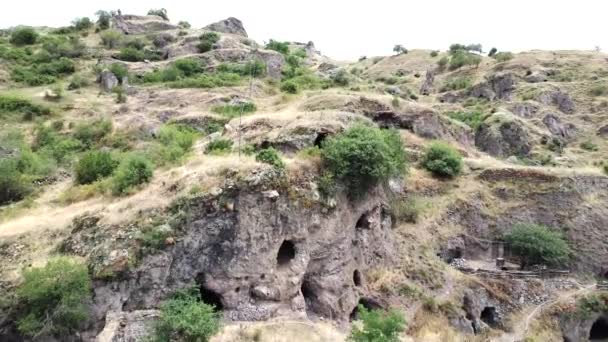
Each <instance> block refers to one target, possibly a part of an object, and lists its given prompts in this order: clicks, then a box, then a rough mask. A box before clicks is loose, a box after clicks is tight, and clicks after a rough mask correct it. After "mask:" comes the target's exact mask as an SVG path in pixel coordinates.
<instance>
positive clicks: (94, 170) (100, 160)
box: [75, 150, 118, 184]
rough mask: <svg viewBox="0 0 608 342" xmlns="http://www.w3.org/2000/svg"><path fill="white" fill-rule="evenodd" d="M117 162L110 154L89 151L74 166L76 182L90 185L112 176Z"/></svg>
mask: <svg viewBox="0 0 608 342" xmlns="http://www.w3.org/2000/svg"><path fill="white" fill-rule="evenodd" d="M117 166H118V162H117V161H116V160H114V158H112V154H111V153H110V152H105V151H95V150H94V151H89V152H87V153H86V154H85V155H83V156H82V157H81V158H80V160H79V161H78V164H77V165H76V170H75V171H76V182H77V183H78V184H90V183H93V182H95V181H96V180H98V179H101V178H104V177H108V176H110V175H112V173H113V172H114V170H115V169H116V167H117Z"/></svg>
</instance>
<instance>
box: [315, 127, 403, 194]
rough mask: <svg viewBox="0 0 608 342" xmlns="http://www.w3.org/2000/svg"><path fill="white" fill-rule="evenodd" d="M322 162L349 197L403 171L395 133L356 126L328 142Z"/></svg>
mask: <svg viewBox="0 0 608 342" xmlns="http://www.w3.org/2000/svg"><path fill="white" fill-rule="evenodd" d="M322 156H323V162H324V164H325V166H326V167H327V169H328V171H330V172H331V173H332V174H333V175H334V177H335V178H336V179H337V180H339V181H340V182H342V183H343V184H344V185H345V186H346V188H347V189H349V192H350V194H351V195H359V194H361V193H363V192H365V191H366V190H367V189H369V188H370V187H371V186H374V185H375V184H377V183H379V182H384V181H387V180H388V179H389V178H390V177H394V176H398V175H400V174H402V173H403V172H405V170H406V160H405V152H404V150H403V145H402V143H401V138H400V136H399V134H398V133H397V132H396V131H393V130H381V129H378V128H372V127H367V126H363V125H356V126H353V127H351V128H350V129H348V130H347V131H346V132H344V133H342V134H340V135H337V136H335V137H333V138H330V139H328V140H327V142H326V143H325V145H324V147H323V154H322Z"/></svg>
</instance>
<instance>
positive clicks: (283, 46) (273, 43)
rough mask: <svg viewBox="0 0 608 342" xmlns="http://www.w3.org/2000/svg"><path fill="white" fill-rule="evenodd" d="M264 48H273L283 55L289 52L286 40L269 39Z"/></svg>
mask: <svg viewBox="0 0 608 342" xmlns="http://www.w3.org/2000/svg"><path fill="white" fill-rule="evenodd" d="M266 48H267V49H268V50H274V51H277V52H280V53H282V54H284V55H287V54H289V43H288V42H280V41H278V40H274V39H271V40H270V41H269V42H268V43H267V44H266Z"/></svg>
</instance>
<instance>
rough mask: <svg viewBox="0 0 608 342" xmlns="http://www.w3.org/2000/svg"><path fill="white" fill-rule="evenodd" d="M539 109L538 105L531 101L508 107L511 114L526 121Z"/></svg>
mask: <svg viewBox="0 0 608 342" xmlns="http://www.w3.org/2000/svg"><path fill="white" fill-rule="evenodd" d="M539 109H540V107H539V105H538V104H536V103H535V102H532V101H526V102H518V103H515V104H513V105H512V106H511V107H509V110H510V111H511V112H512V113H513V114H515V115H517V116H519V117H522V118H526V119H527V118H531V117H533V116H534V115H535V114H536V113H538V111H539Z"/></svg>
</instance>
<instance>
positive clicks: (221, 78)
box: [167, 72, 241, 88]
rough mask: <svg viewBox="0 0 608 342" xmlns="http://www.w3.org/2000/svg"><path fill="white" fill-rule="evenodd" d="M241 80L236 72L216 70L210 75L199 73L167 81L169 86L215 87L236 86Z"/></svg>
mask: <svg viewBox="0 0 608 342" xmlns="http://www.w3.org/2000/svg"><path fill="white" fill-rule="evenodd" d="M240 82H241V77H240V76H239V75H237V74H232V73H225V72H218V73H215V74H210V75H206V74H203V75H199V76H198V77H190V78H185V79H182V80H177V81H174V82H169V83H167V86H169V87H170V88H216V87H230V86H236V85H238V84H239V83H240Z"/></svg>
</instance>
